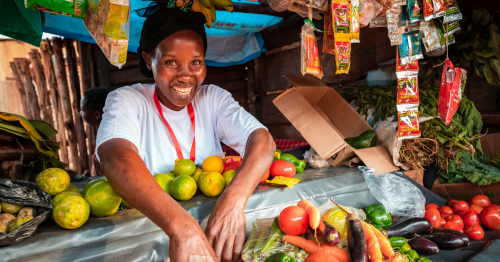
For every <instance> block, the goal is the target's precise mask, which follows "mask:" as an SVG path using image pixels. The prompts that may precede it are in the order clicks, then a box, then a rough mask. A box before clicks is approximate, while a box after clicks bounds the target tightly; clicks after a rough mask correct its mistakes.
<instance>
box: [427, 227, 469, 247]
mask: <svg viewBox="0 0 500 262" xmlns="http://www.w3.org/2000/svg"><path fill="white" fill-rule="evenodd" d="M432 233H433V234H438V233H450V234H455V235H457V236H459V237H461V238H462V241H464V246H468V245H469V244H470V239H469V237H468V236H467V235H466V234H464V233H462V232H459V231H456V230H452V229H445V228H435V229H434V231H432Z"/></svg>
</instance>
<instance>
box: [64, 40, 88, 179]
mask: <svg viewBox="0 0 500 262" xmlns="http://www.w3.org/2000/svg"><path fill="white" fill-rule="evenodd" d="M64 47H65V48H66V62H67V64H68V71H69V82H70V88H71V89H70V90H71V93H73V101H71V104H72V106H73V115H74V116H75V131H76V133H75V134H76V139H77V141H78V150H79V152H80V159H81V162H80V163H81V165H82V170H90V168H89V161H88V154H87V143H86V141H85V129H84V127H83V121H82V118H81V116H80V99H81V93H80V77H79V76H78V67H77V65H76V53H75V47H74V45H73V40H71V39H69V38H65V39H64Z"/></svg>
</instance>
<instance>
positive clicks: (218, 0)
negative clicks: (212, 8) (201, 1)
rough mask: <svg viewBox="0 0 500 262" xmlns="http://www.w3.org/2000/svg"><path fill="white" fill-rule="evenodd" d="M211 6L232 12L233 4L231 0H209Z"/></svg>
mask: <svg viewBox="0 0 500 262" xmlns="http://www.w3.org/2000/svg"><path fill="white" fill-rule="evenodd" d="M210 3H211V4H212V5H217V6H220V7H222V8H224V9H226V10H227V11H229V12H233V8H234V5H233V2H232V1H231V0H210Z"/></svg>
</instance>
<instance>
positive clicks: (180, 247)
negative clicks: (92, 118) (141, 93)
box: [97, 138, 215, 261]
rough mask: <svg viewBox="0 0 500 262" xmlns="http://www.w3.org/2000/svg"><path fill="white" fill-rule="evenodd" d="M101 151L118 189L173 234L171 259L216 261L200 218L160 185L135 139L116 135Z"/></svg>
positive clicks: (106, 171) (107, 172) (104, 166)
mask: <svg viewBox="0 0 500 262" xmlns="http://www.w3.org/2000/svg"><path fill="white" fill-rule="evenodd" d="M97 151H98V153H99V156H100V159H101V171H102V172H103V173H104V174H105V175H106V178H107V179H108V181H109V183H110V184H111V186H112V187H113V189H114V190H115V192H116V193H117V194H118V195H120V196H122V197H123V199H125V201H127V203H129V204H130V205H131V206H133V207H135V208H136V209H137V210H139V211H140V212H142V213H143V214H144V215H145V216H147V217H148V218H149V219H151V221H153V223H155V224H156V225H157V226H159V227H160V228H161V229H162V230H163V231H164V232H165V233H166V234H167V235H168V236H169V237H170V252H169V257H170V260H171V261H215V260H214V258H215V257H214V252H213V250H212V248H211V247H210V245H209V243H208V241H207V240H206V238H205V235H204V234H203V231H202V230H201V228H200V226H199V225H198V222H197V221H196V219H194V217H192V216H191V215H190V214H189V213H188V212H186V211H185V210H184V208H182V207H181V206H180V205H179V203H177V201H175V200H174V199H173V198H172V197H170V196H169V195H168V194H167V193H166V192H165V191H164V190H163V189H162V188H161V187H160V186H159V185H158V183H157V182H156V180H155V179H154V178H153V176H152V174H151V173H150V172H149V170H148V168H147V167H146V164H145V163H144V161H143V160H142V159H141V157H140V156H139V154H138V153H137V148H136V147H135V146H134V144H133V143H131V142H130V141H128V140H126V139H121V138H114V139H110V140H108V141H106V142H104V143H102V144H101V145H100V146H99V148H98V149H97Z"/></svg>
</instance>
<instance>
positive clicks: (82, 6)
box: [24, 0, 87, 19]
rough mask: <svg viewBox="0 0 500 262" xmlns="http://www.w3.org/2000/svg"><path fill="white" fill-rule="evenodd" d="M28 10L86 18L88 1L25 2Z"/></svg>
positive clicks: (37, 0) (49, 0)
mask: <svg viewBox="0 0 500 262" xmlns="http://www.w3.org/2000/svg"><path fill="white" fill-rule="evenodd" d="M24 5H25V6H26V8H28V9H32V10H38V11H42V12H49V13H52V14H59V15H65V16H71V17H75V18H79V19H83V18H85V13H86V12H87V0H69V1H68V0H24Z"/></svg>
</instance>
